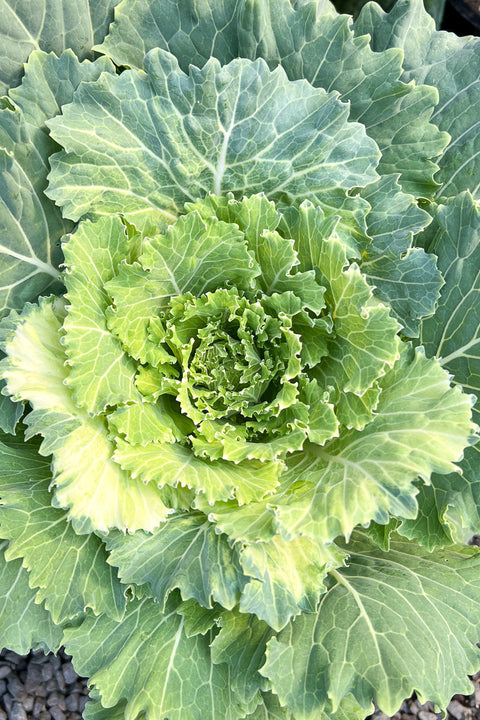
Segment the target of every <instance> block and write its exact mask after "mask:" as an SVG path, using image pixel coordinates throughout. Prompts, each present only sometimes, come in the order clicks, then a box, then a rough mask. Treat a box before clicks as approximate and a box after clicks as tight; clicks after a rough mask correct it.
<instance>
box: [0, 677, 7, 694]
mask: <svg viewBox="0 0 480 720" xmlns="http://www.w3.org/2000/svg"><path fill="white" fill-rule="evenodd" d="M6 692H7V683H6V682H5V680H0V698H1V697H2V695H5V693H6Z"/></svg>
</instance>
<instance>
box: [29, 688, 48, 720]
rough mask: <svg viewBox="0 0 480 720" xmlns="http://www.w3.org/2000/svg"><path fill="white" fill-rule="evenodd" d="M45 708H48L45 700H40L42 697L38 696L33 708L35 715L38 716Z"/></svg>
mask: <svg viewBox="0 0 480 720" xmlns="http://www.w3.org/2000/svg"><path fill="white" fill-rule="evenodd" d="M37 694H38V693H37ZM44 710H46V708H45V703H44V701H43V700H40V698H38V697H37V698H36V700H35V702H34V703H33V708H32V715H33V717H34V718H38V716H39V715H40V713H41V712H43V711H44Z"/></svg>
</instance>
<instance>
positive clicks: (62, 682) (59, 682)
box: [55, 670, 66, 693]
mask: <svg viewBox="0 0 480 720" xmlns="http://www.w3.org/2000/svg"><path fill="white" fill-rule="evenodd" d="M55 680H56V681H57V687H58V689H59V690H60V692H61V693H64V692H65V690H66V683H65V678H64V677H63V673H62V671H61V670H55Z"/></svg>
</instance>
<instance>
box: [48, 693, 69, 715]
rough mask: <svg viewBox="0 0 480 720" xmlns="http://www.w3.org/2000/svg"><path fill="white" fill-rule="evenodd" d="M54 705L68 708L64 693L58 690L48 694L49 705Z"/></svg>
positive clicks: (63, 708)
mask: <svg viewBox="0 0 480 720" xmlns="http://www.w3.org/2000/svg"><path fill="white" fill-rule="evenodd" d="M54 705H57V706H58V707H59V708H61V709H62V710H65V709H66V708H65V700H64V699H63V695H62V694H61V693H59V692H57V691H56V690H55V691H54V692H52V693H50V695H48V696H47V707H53V706H54Z"/></svg>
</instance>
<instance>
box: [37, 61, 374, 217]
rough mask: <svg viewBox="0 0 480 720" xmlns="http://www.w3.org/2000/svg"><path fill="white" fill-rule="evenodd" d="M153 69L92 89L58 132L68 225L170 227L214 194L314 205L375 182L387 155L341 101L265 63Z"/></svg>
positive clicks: (158, 64) (53, 184) (168, 64)
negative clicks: (97, 217) (187, 207)
mask: <svg viewBox="0 0 480 720" xmlns="http://www.w3.org/2000/svg"><path fill="white" fill-rule="evenodd" d="M144 63H145V71H146V74H145V73H141V72H139V71H137V70H131V71H126V72H124V73H122V74H121V75H120V76H118V77H116V78H114V77H112V76H110V75H109V74H104V75H102V77H101V78H100V79H99V80H98V81H97V82H96V83H89V84H85V85H82V86H81V87H80V88H79V90H78V92H77V94H76V96H75V100H74V102H73V103H72V104H71V105H67V106H65V107H64V108H63V115H62V117H61V118H57V119H55V118H54V119H53V120H51V121H50V122H49V123H48V126H49V127H50V129H51V131H52V136H53V138H54V139H55V140H56V141H57V142H59V143H60V144H61V145H63V146H64V147H65V149H66V151H67V152H66V153H65V152H63V153H61V154H60V155H57V156H56V157H55V158H54V159H52V173H51V175H50V188H49V190H48V196H49V197H50V198H52V199H54V200H55V201H56V202H57V203H58V204H60V205H62V206H63V209H64V214H65V215H66V216H67V217H70V218H71V219H74V220H75V219H78V218H79V217H81V216H82V215H84V214H85V213H87V212H94V213H96V214H110V213H112V212H122V213H123V214H124V215H125V216H126V217H127V218H128V219H129V220H130V221H132V222H135V223H136V224H137V225H139V226H141V225H142V223H144V222H146V220H147V218H148V220H150V221H151V222H157V223H159V224H162V223H168V222H171V220H172V215H176V214H177V213H178V210H179V208H181V206H182V204H183V203H184V202H185V201H187V200H194V199H195V198H196V197H197V196H202V195H205V194H206V193H208V192H215V193H216V194H220V193H222V192H227V191H232V192H234V193H238V194H243V193H246V194H249V193H252V192H259V191H263V192H265V193H266V194H268V195H269V196H274V195H278V194H281V193H282V194H285V193H288V195H289V196H291V197H292V199H295V198H298V197H301V198H302V199H303V198H304V197H308V196H311V195H315V196H317V195H319V196H320V195H321V194H322V193H323V192H325V193H327V195H328V193H329V192H331V191H336V189H339V190H341V192H342V193H344V192H345V190H348V189H349V188H352V187H355V186H364V185H366V184H368V183H369V182H372V181H373V180H375V178H376V173H375V166H376V164H377V161H378V158H379V153H378V150H377V146H376V144H375V143H374V142H373V141H372V140H370V139H369V138H368V137H367V136H366V135H365V133H364V130H363V128H362V127H361V126H360V125H359V124H352V123H349V122H348V121H347V116H348V108H347V107H346V106H345V105H344V104H342V103H340V102H339V101H338V98H337V96H336V95H335V94H334V93H330V94H327V93H325V91H323V90H320V89H314V88H312V87H311V86H310V85H309V84H308V83H307V82H300V83H290V82H289V81H288V80H287V77H286V75H285V73H284V72H283V71H282V69H281V68H277V69H276V70H275V71H274V72H270V71H269V70H268V67H267V65H266V64H265V62H264V61H262V60H258V61H256V62H250V61H248V60H243V59H237V60H233V61H232V62H231V63H230V64H228V65H226V66H224V67H221V66H220V64H219V62H218V61H217V60H215V59H213V58H212V59H211V60H209V61H208V63H207V64H206V65H205V66H204V68H203V69H202V70H198V69H195V68H192V69H191V71H190V75H185V74H184V73H183V72H182V71H181V70H180V69H179V66H178V62H177V61H176V59H175V58H174V57H173V56H171V55H169V54H168V53H166V52H165V51H163V50H152V51H151V52H150V53H149V54H148V55H147V56H146V58H145V61H144ZM131 97H138V98H141V102H139V103H135V105H134V106H133V105H132V104H131V102H130V98H131ZM85 134H87V135H88V151H87V152H85V143H84V139H85ZM112 138H115V141H113V142H112ZM347 149H348V152H347Z"/></svg>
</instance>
